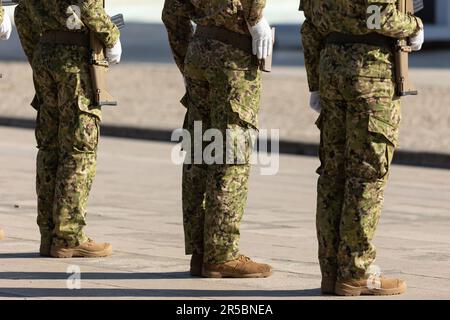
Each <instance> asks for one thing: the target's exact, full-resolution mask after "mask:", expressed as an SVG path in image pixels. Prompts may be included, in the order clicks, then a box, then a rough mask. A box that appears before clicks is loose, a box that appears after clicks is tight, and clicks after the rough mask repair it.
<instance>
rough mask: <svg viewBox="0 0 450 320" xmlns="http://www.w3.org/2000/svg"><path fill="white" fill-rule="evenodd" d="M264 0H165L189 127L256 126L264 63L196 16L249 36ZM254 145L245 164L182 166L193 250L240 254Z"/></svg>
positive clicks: (211, 257) (216, 255)
mask: <svg viewBox="0 0 450 320" xmlns="http://www.w3.org/2000/svg"><path fill="white" fill-rule="evenodd" d="M264 7H265V0H230V1H218V0H211V1H203V0H202V1H200V0H188V1H182V0H166V1H165V6H164V10H163V21H164V24H165V25H166V28H167V31H168V35H169V42H170V46H171V48H172V51H173V55H174V58H175V61H176V63H177V65H178V67H179V69H180V70H181V73H182V74H183V76H184V78H185V81H186V90H187V93H186V95H185V97H184V98H183V100H182V103H183V105H184V106H185V107H186V108H187V113H186V118H185V122H184V128H185V129H186V130H189V131H190V132H191V137H193V128H194V122H195V121H201V122H202V127H203V132H205V131H206V130H207V129H210V128H215V129H219V130H221V131H222V132H223V134H224V135H225V133H224V132H225V130H227V129H228V130H234V132H240V130H245V129H253V128H257V126H258V119H257V115H258V110H259V105H260V89H261V74H260V70H259V69H258V66H257V63H256V61H255V58H254V56H252V55H251V53H248V52H244V51H241V50H239V49H236V48H234V47H232V46H230V45H228V44H225V43H223V42H219V41H216V40H210V39H203V38H198V37H195V36H194V33H193V28H192V24H191V22H192V21H193V22H195V23H196V24H197V25H201V26H219V27H222V28H225V29H228V30H231V31H234V32H237V33H240V34H245V35H249V36H250V33H249V31H248V26H247V22H248V23H249V24H250V25H255V24H256V23H257V22H259V20H260V19H261V18H262V12H263V9H264ZM238 135H239V134H238ZM248 149H250V148H248ZM248 149H247V150H246V153H247V156H246V159H247V161H244V163H242V164H213V165H206V164H205V163H203V164H202V163H199V164H185V165H184V166H183V188H182V189H183V192H182V196H183V217H184V230H185V243H186V254H193V253H195V254H203V255H204V262H205V263H210V264H220V263H224V262H226V261H230V260H235V259H237V258H238V253H239V227H240V222H241V219H242V216H243V212H244V207H245V205H246V201H247V183H248V178H249V172H250V165H249V161H248V155H249V153H250V150H248Z"/></svg>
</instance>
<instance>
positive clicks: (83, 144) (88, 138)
mask: <svg viewBox="0 0 450 320" xmlns="http://www.w3.org/2000/svg"><path fill="white" fill-rule="evenodd" d="M99 136H100V125H99V119H98V117H97V116H95V115H92V114H89V113H85V112H81V113H80V115H79V117H78V122H77V124H76V126H75V128H74V141H73V148H74V149H75V150H76V151H79V152H88V153H91V152H95V151H96V150H97V145H98V139H99Z"/></svg>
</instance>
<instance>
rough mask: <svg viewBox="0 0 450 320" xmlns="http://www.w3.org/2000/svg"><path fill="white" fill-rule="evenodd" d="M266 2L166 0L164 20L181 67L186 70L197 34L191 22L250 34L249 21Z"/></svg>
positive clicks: (259, 14)
mask: <svg viewBox="0 0 450 320" xmlns="http://www.w3.org/2000/svg"><path fill="white" fill-rule="evenodd" d="M265 5H266V0H227V1H224V0H187V1H184V0H166V1H165V3H164V9H163V12H162V20H163V22H164V24H165V26H166V29H167V33H168V37H169V43H170V47H171V48H172V52H173V55H174V58H175V61H176V63H177V65H178V67H179V68H180V70H181V71H182V72H183V69H184V58H185V57H186V52H187V49H188V46H189V43H190V41H191V39H192V37H193V34H194V29H193V27H192V23H191V22H195V23H196V24H197V25H201V26H218V27H223V28H226V29H228V30H231V31H234V32H237V33H241V34H247V35H250V32H249V30H248V26H247V22H248V23H249V24H250V25H255V24H256V23H258V22H259V20H261V18H262V14H263V10H264V7H265Z"/></svg>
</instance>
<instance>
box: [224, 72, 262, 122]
mask: <svg viewBox="0 0 450 320" xmlns="http://www.w3.org/2000/svg"><path fill="white" fill-rule="evenodd" d="M228 81H229V82H228V85H229V93H228V98H229V103H230V107H231V111H233V112H234V113H235V114H236V115H238V116H239V119H241V120H242V121H244V122H246V123H248V124H250V125H251V126H252V127H253V128H255V129H257V128H258V113H259V108H260V103H261V73H260V71H258V70H256V69H254V70H249V71H245V70H228Z"/></svg>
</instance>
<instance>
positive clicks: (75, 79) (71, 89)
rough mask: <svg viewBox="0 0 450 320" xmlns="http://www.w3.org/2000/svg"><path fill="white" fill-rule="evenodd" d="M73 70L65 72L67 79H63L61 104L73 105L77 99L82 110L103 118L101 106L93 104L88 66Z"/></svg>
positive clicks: (60, 95) (60, 94)
mask: <svg viewBox="0 0 450 320" xmlns="http://www.w3.org/2000/svg"><path fill="white" fill-rule="evenodd" d="M71 71H73V72H67V73H65V75H64V77H65V79H61V82H60V83H61V84H60V92H59V97H58V98H59V105H71V104H72V103H73V101H75V102H76V104H77V106H78V109H79V111H80V112H84V113H88V114H92V115H94V116H96V117H98V119H100V120H101V108H100V107H96V106H93V104H94V92H93V88H92V80H91V74H90V72H89V69H88V67H87V66H86V68H83V69H71Z"/></svg>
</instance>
